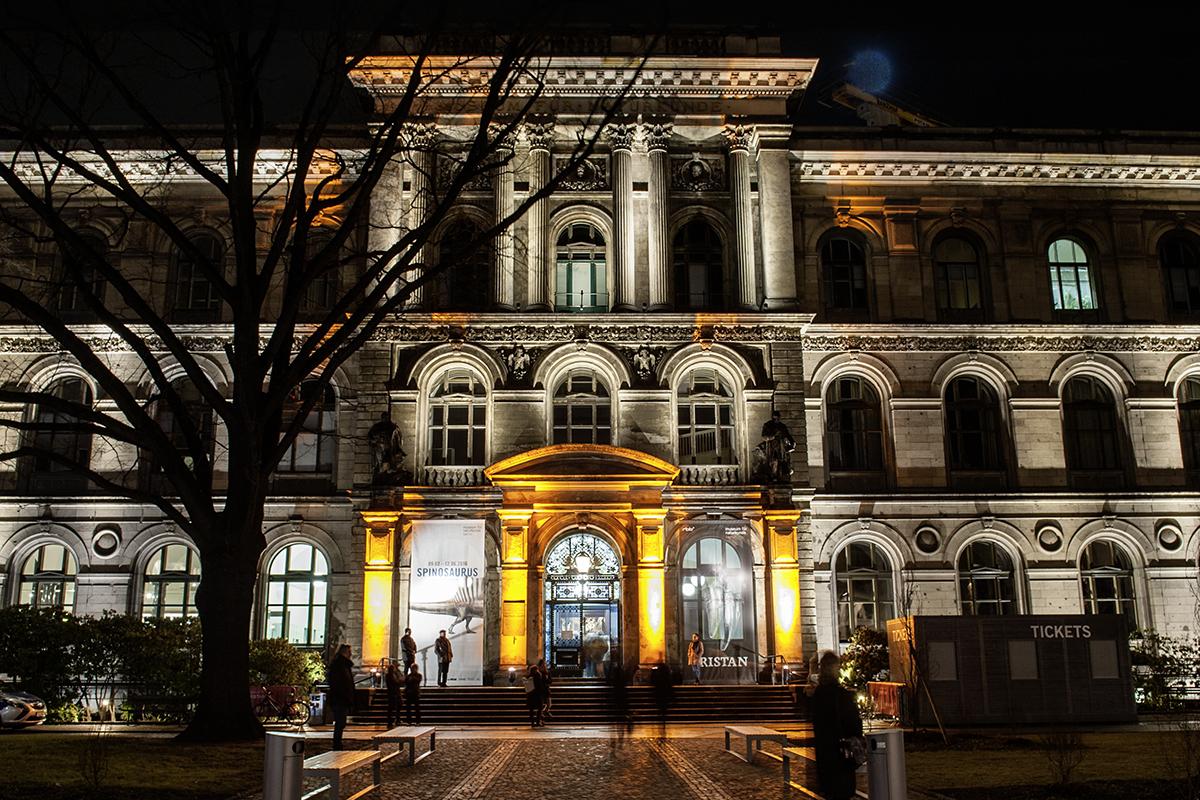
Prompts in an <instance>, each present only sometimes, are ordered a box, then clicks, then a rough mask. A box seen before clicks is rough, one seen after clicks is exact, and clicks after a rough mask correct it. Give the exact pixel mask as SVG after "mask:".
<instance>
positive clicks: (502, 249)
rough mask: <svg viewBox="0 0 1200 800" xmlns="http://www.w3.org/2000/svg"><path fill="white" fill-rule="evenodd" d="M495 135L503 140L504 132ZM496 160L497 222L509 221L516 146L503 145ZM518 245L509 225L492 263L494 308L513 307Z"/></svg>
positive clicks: (498, 236) (498, 239) (500, 237)
mask: <svg viewBox="0 0 1200 800" xmlns="http://www.w3.org/2000/svg"><path fill="white" fill-rule="evenodd" d="M496 127H497V129H496V130H494V133H493V135H494V136H499V135H500V129H498V128H499V126H496ZM496 157H497V158H498V159H499V160H500V163H499V164H498V165H497V167H496V171H495V172H493V173H492V197H493V200H494V205H495V214H496V222H497V223H499V222H501V221H502V220H504V219H507V218H508V217H509V215H511V214H512V213H513V209H514V207H515V206H514V204H513V163H512V162H513V146H512V142H510V141H505V142H500V143H498V145H497V152H496ZM514 250H515V241H514V238H513V226H512V225H509V226H507V227H505V228H503V229H502V230H501V231H500V232H499V233H498V234H496V253H495V256H494V258H493V261H492V266H493V269H492V305H494V306H496V307H497V308H502V309H511V308H512V307H513V252H514Z"/></svg>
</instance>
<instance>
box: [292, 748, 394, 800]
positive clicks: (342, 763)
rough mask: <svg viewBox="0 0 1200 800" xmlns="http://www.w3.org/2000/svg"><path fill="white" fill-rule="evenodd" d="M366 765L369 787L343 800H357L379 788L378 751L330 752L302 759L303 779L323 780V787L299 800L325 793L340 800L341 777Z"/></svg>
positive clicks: (334, 799)
mask: <svg viewBox="0 0 1200 800" xmlns="http://www.w3.org/2000/svg"><path fill="white" fill-rule="evenodd" d="M368 764H370V765H371V785H370V786H368V787H367V788H365V789H360V790H359V791H357V792H355V793H354V794H352V795H350V796H349V797H347V798H345V800H357V798H359V797H362V796H363V795H364V794H366V793H367V792H370V791H372V790H374V789H378V788H379V786H380V779H379V764H380V758H379V751H378V750H330V751H329V752H328V753H321V754H320V755H316V756H312V757H311V758H306V759H304V777H306V778H324V779H325V785H324V786H319V787H317V788H316V789H313V790H312V791H310V792H307V793H306V794H305V795H304V797H303V798H301V800H309V798H311V797H316V796H317V795H319V794H321V793H322V792H325V791H328V792H329V793H330V797H332V798H333V800H342V776H343V775H348V774H349V773H351V772H354V770H356V769H359V768H360V767H365V766H367V765H368Z"/></svg>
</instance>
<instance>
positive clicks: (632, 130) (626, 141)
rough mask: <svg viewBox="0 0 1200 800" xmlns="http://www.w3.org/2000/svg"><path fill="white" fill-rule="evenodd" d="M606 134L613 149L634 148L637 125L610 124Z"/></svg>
mask: <svg viewBox="0 0 1200 800" xmlns="http://www.w3.org/2000/svg"><path fill="white" fill-rule="evenodd" d="M604 136H605V137H606V138H607V139H608V143H609V145H610V146H611V147H612V149H613V150H632V149H633V140H634V137H636V136H637V125H628V124H625V123H618V124H616V125H609V126H608V129H607V130H605V131H604Z"/></svg>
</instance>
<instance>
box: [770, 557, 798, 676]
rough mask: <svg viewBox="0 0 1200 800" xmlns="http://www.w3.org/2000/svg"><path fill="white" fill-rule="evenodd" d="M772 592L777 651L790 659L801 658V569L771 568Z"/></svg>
mask: <svg viewBox="0 0 1200 800" xmlns="http://www.w3.org/2000/svg"><path fill="white" fill-rule="evenodd" d="M771 594H772V596H773V597H774V598H775V608H774V611H775V652H776V653H778V654H779V655H781V656H783V657H784V658H785V659H787V660H788V661H796V660H799V659H800V658H801V656H802V652H803V647H802V645H801V642H800V571H799V570H798V569H796V568H794V567H775V568H773V569H772V570H771Z"/></svg>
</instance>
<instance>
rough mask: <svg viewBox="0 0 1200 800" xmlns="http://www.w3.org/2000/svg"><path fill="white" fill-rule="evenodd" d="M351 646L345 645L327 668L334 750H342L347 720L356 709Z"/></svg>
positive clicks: (326, 675)
mask: <svg viewBox="0 0 1200 800" xmlns="http://www.w3.org/2000/svg"><path fill="white" fill-rule="evenodd" d="M350 654H351V650H350V645H348V644H343V645H342V646H341V647H339V648H338V649H337V654H336V655H335V656H334V657H333V660H332V661H330V662H329V666H327V667H326V668H325V680H326V682H328V684H329V710H330V711H332V712H333V749H334V750H341V749H342V734H343V733H344V732H345V730H346V720H347V718H348V717H349V716H350V711H351V710H352V709H353V708H354V662H353V661H351V660H350Z"/></svg>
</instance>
